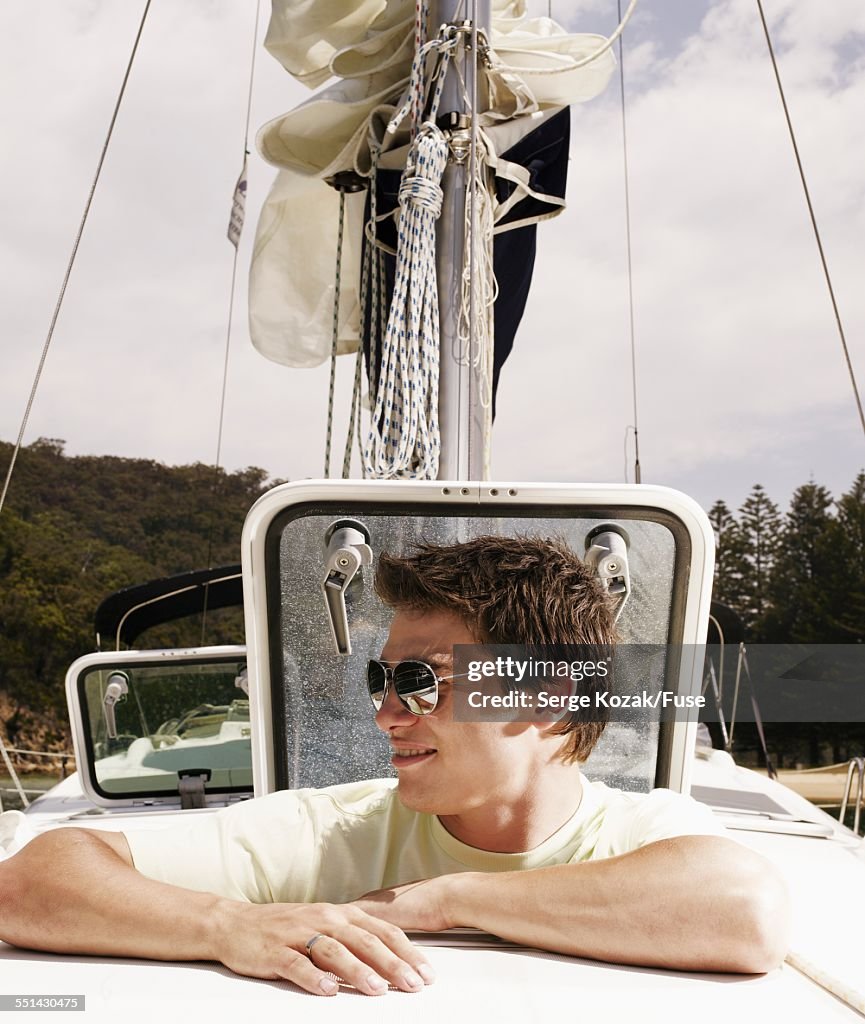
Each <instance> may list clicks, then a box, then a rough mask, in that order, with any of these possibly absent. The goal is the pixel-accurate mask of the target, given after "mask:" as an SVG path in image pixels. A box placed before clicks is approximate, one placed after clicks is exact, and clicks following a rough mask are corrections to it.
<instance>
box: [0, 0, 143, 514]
mask: <svg viewBox="0 0 865 1024" xmlns="http://www.w3.org/2000/svg"><path fill="white" fill-rule="evenodd" d="M150 3H151V0H146V2H145V4H144V12H143V13H142V15H141V22H140V24H139V26H138V31H137V32H136V34H135V42H134V43H133V44H132V52H131V53H130V55H129V61H128V62H127V64H126V71H125V72H124V74H123V81H122V82H121V84H120V92H119V93H118V94H117V100H116V102H115V104H114V110H113V112H112V114H111V120H110V122H109V124H108V133H107V134H106V136H105V141H104V142H103V144H102V152H101V153H100V154H99V161H98V163H97V165H96V173H95V174H94V176H93V181H92V183H91V185H90V192H89V194H88V196H87V202H86V203H85V204H84V213H83V215H82V217H81V223H80V224H79V225H78V232H77V234H76V235H75V242H74V243H73V246H72V254H71V255H70V257H69V262H68V263H67V264H66V272H65V274H64V275H63V283H62V284H61V286H60V294H59V295H58V297H57V303H56V305H55V307H54V313H53V315H52V317H51V323H50V324H49V326H48V334H47V336H46V338H45V344H44V345H43V346H42V354H41V356H40V358H39V365H38V366H37V368H36V375H35V377H34V378H33V385H32V387H31V388H30V397H29V398H28V399H27V405H26V407H25V409H24V416H23V417H22V419H21V427H20V429H19V430H18V439H17V440H16V442H15V447H14V448H13V450H12V459H11V460H10V462H9V468H8V469H7V470H6V479H5V481H4V482H3V491H2V493H0V512H2V511H3V505H4V504H5V502H6V495H7V493H8V491H9V484H10V482H11V480H12V471H13V469H14V468H15V463H16V461H17V460H18V453H19V452H20V451H21V444H22V441H23V439H24V431H25V430H26V429H27V423H28V421H29V419H30V412H31V410H32V408H33V402H34V400H35V398H36V391H37V389H38V387H39V382H40V380H41V379H42V371H43V369H44V368H45V360H46V359H47V358H48V350H49V348H50V347H51V341H52V339H53V337H54V328H55V327H56V326H57V318H58V317H59V316H60V308H61V306H62V305H63V299H64V297H65V295H66V286H67V285H68V284H69V278H70V276H71V275H72V267H73V266H74V264H75V257H76V256H77V255H78V247H79V245H80V244H81V237H82V235H83V234H84V226H85V224H86V223H87V218H88V216H89V214H90V207H91V205H92V203H93V196H94V193H95V192H96V186H97V184H98V183H99V176H100V175H101V173H102V165H103V164H104V163H105V157H106V154H107V153H108V145H109V143H110V142H111V136H112V134H113V132H114V125H115V123H116V122H117V114H118V112H119V110H120V104H121V102H122V100H123V94H124V93H125V92H126V84H127V82H128V81H129V75H130V72H131V71H132V63H133V61H134V60H135V54H136V53H137V51H138V43H139V42H140V40H141V33H142V32H143V31H144V23H145V21H146V20H147V12H148V11H149V10H150Z"/></svg>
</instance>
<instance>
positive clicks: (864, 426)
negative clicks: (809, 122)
mask: <svg viewBox="0 0 865 1024" xmlns="http://www.w3.org/2000/svg"><path fill="white" fill-rule="evenodd" d="M757 9H758V10H759V12H760V21H761V22H762V23H763V34H764V35H765V36H766V45H767V46H768V47H769V56H770V58H771V59H772V70H773V71H774V72H775V81H776V82H777V83H778V92H779V94H780V96H781V105H782V106H783V108H784V117H785V119H786V121H787V130H788V131H789V133H790V141H791V142H792V143H793V153H794V154H795V156H796V166H797V167H798V168H799V177H800V179H801V181H802V189H803V191H804V193H805V202H806V203H807V204H808V214H809V216H810V218H811V226H812V228H813V229H814V238H815V239H816V242H817V249H818V251H819V253H820V262H821V264H822V265H823V275H824V277H825V278H826V287H827V288H828V289H829V298H830V300H831V302H832V309H833V311H834V313H835V323H836V324H837V325H838V334H839V336H840V338H841V348H842V349H843V351H844V361H845V362H846V363H847V371H848V373H849V374H850V383H851V385H852V386H853V397H854V399H855V401H856V408H857V410H858V412H859V422H860V423H861V424H862V433H863V434H865V412H863V410H862V399H861V397H860V395H859V387H858V385H857V383H856V374H855V373H854V371H853V363H852V361H851V359H850V350H849V348H848V347H847V338H846V336H845V334H844V327H843V325H842V323H841V313H840V312H839V310H838V303H837V302H836V301H835V289H834V288H833V287H832V278H831V276H830V274H829V265H828V263H827V262H826V254H825V253H824V251H823V242H822V241H821V238H820V230H819V228H818V227H817V218H816V216H815V215H814V207H813V205H812V204H811V194H810V192H809V191H808V182H807V181H806V180H805V169H804V168H803V166H802V159H801V157H800V156H799V146H798V144H797V143H796V133H795V132H794V131H793V121H792V119H791V117H790V110H789V108H788V107H787V98H786V96H785V95H784V86H783V85H782V84H781V73H780V72H779V70H778V62H777V61H776V60H775V50H774V47H773V46H772V37H771V36H770V35H769V26H768V24H767V22H766V15H765V14H764V12H763V4H762V0H757Z"/></svg>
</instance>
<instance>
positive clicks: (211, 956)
mask: <svg viewBox="0 0 865 1024" xmlns="http://www.w3.org/2000/svg"><path fill="white" fill-rule="evenodd" d="M319 933H321V934H322V935H323V936H324V937H323V938H321V939H319V940H318V941H316V943H315V948H314V952H313V953H312V955H311V956H307V955H306V943H307V941H308V940H309V939H311V938H312V937H313V936H314V935H317V934H319ZM0 939H3V940H4V941H6V942H9V943H11V944H12V945H16V946H23V947H26V948H28V949H41V950H49V951H51V952H56V953H91V954H97V955H100V954H101V955H106V956H135V957H147V958H150V959H153V960H219V961H221V962H222V963H224V964H225V965H226V967H229V968H231V970H233V971H236V972H237V973H238V974H246V975H250V976H252V977H258V978H285V979H287V980H288V981H292V982H294V983H295V984H297V985H299V986H300V987H301V988H304V989H306V990H307V991H309V992H315V993H317V994H325V995H333V994H335V993H336V991H337V987H336V985H335V983H334V982H333V979H332V978H329V977H328V975H327V973H326V972H328V971H332V972H333V973H334V974H337V975H339V976H340V977H342V978H343V979H345V980H346V981H348V982H349V983H350V984H352V985H354V986H355V987H356V988H358V989H360V991H362V992H366V993H367V994H369V995H379V994H381V993H382V992H384V991H386V990H387V982H390V983H391V984H393V985H396V986H397V987H398V988H401V989H403V990H405V991H417V990H419V989H421V988H423V981H422V980H421V978H419V977H417V974H418V972H419V973H420V974H421V975H422V976H423V978H424V980H431V977H432V976H431V971H430V969H429V965H428V964H427V963H426V960H425V959H424V958H423V956H422V955H421V954H420V951H419V950H418V949H417V948H416V947H415V946H414V945H413V944H412V943H411V942H409V940H408V939H407V938H406V937H405V935H404V934H403V933H402V931H401V930H400V929H399V928H398V927H395V926H393V925H390V924H388V923H386V922H384V921H381V920H380V919H378V918H372V917H369V916H368V915H367V914H365V913H364V912H363V911H361V910H359V909H358V908H356V907H338V906H333V905H331V904H323V903H318V904H309V905H306V904H291V903H275V904H267V905H260V904H253V903H241V902H238V901H235V900H228V899H224V898H222V897H219V896H214V895H211V894H209V893H200V892H192V891H191V890H189V889H181V888H178V887H177V886H172V885H164V884H163V883H161V882H156V881H153V880H152V879H149V878H146V877H145V876H144V875H142V874H141V873H140V872H138V871H136V870H135V868H134V867H133V862H132V856H131V854H130V852H129V846H128V844H127V842H126V839H125V837H124V836H123V834H122V833H120V832H96V831H91V830H87V829H55V830H53V831H51V832H46V833H44V834H43V835H41V836H38V837H37V838H36V839H34V840H33V841H32V842H31V843H29V844H28V845H27V846H25V847H24V849H23V850H21V852H20V853H17V854H16V855H15V856H14V857H11V858H9V859H8V860H5V861H3V862H2V863H0ZM312 957H314V960H315V962H314V963H313V959H312ZM425 972H429V976H428V974H427V973H425ZM383 979H384V980H383Z"/></svg>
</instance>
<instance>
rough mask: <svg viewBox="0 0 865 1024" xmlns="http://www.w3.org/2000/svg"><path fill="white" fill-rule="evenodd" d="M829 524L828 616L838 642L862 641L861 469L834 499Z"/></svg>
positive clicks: (864, 487) (864, 537)
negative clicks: (831, 568) (833, 568)
mask: <svg viewBox="0 0 865 1024" xmlns="http://www.w3.org/2000/svg"><path fill="white" fill-rule="evenodd" d="M836 504H837V509H838V513H837V516H836V517H835V520H834V522H833V523H832V526H831V528H830V543H831V551H830V553H829V557H830V558H831V559H832V560H833V562H834V563H835V566H836V572H835V574H834V579H833V581H832V585H831V595H832V602H831V603H832V618H833V620H834V625H835V626H836V628H837V640H839V641H841V642H853V643H863V642H865V472H860V473H859V475H858V476H857V477H856V479H855V480H854V481H853V484H852V485H851V487H850V490H849V491H847V493H846V494H843V495H842V496H841V498H840V499H839V500H838V502H837V503H836Z"/></svg>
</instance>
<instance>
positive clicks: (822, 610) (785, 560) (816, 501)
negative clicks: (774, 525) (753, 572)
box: [763, 481, 839, 643]
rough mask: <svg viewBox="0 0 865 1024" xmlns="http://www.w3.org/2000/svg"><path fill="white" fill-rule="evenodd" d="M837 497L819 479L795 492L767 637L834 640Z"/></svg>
mask: <svg viewBox="0 0 865 1024" xmlns="http://www.w3.org/2000/svg"><path fill="white" fill-rule="evenodd" d="M831 507H832V495H831V494H830V493H829V492H828V491H827V490H826V488H825V487H822V486H820V485H818V484H815V483H814V482H813V481H812V482H811V483H807V484H804V485H803V486H802V487H800V488H798V490H796V492H795V493H794V494H793V498H792V500H791V502H790V511H789V512H788V513H787V516H786V518H785V521H784V528H783V531H782V533H781V537H780V542H779V545H778V549H777V560H776V562H775V566H774V571H773V573H772V581H771V586H770V588H769V589H770V596H771V601H772V604H771V608H770V609H769V610H768V612H767V615H766V618H765V622H764V634H765V635H764V637H763V638H764V639H766V640H769V641H770V642H773V643H832V642H833V641H837V640H838V639H839V637H838V629H837V626H836V625H835V624H834V623H833V615H832V594H833V591H834V589H835V574H836V573H837V571H838V566H837V564H836V561H835V559H834V557H833V554H832V547H833V545H832V535H833V532H834V531H833V518H832V516H831V514H830V509H831Z"/></svg>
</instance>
